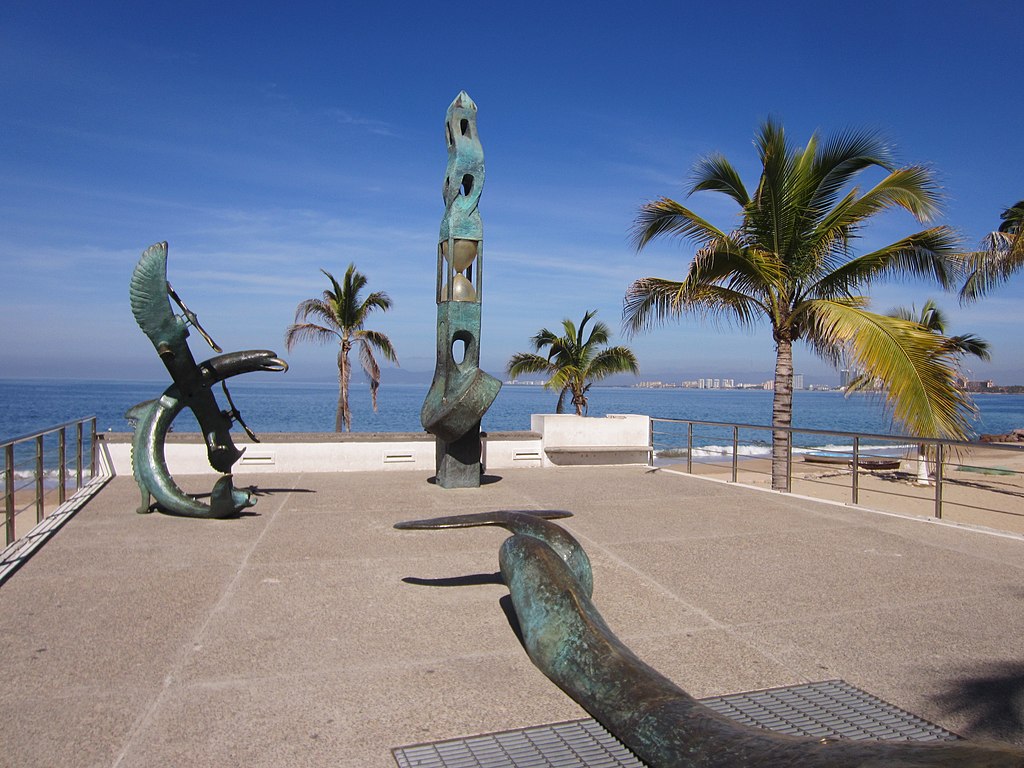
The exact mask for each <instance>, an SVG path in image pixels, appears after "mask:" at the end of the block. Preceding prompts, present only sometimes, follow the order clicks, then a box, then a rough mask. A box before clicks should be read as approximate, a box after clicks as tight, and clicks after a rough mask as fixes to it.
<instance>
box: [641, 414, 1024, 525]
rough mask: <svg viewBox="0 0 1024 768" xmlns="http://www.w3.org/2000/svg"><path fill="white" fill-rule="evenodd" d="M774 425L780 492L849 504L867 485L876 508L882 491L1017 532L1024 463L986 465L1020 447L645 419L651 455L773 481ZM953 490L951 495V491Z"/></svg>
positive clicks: (1023, 502)
mask: <svg viewBox="0 0 1024 768" xmlns="http://www.w3.org/2000/svg"><path fill="white" fill-rule="evenodd" d="M772 433H783V434H784V435H785V438H783V440H784V443H785V445H784V454H785V484H784V487H783V488H780V489H779V490H782V491H785V492H797V493H800V494H801V495H808V496H813V497H825V498H830V499H832V500H842V501H848V502H849V503H851V504H864V503H865V502H864V496H865V493H867V494H869V495H870V497H871V498H870V505H871V506H880V507H882V508H885V507H886V506H887V505H886V504H880V503H879V500H880V499H883V497H885V496H889V497H892V498H891V499H889V501H893V500H895V506H896V507H897V508H898V509H899V511H908V510H909V511H911V512H912V513H915V514H927V515H929V516H931V517H934V518H938V519H941V518H944V517H947V516H948V513H949V512H950V510H951V509H955V510H956V511H957V512H958V514H957V515H956V518H957V519H958V520H961V521H965V522H966V521H970V522H978V521H979V520H981V519H984V521H983V522H982V524H993V523H992V522H991V521H992V520H997V521H999V522H996V523H994V525H995V527H1000V528H1008V529H1009V530H1015V531H1018V532H1024V483H1021V482H1019V478H1021V477H1024V471H1022V470H1024V462H1022V461H1017V462H1015V463H1016V464H1017V466H1016V467H1015V468H1007V467H1002V466H993V462H995V463H997V464H998V463H1000V462H1005V461H1007V460H1009V459H1011V457H1021V456H1024V446H1022V445H1008V444H1000V443H980V442H966V441H954V440H939V439H934V438H919V437H913V436H910V435H899V434H895V435H893V434H889V435H883V434H870V433H857V432H839V431H832V430H823V429H799V428H796V427H772V426H766V425H763V424H735V423H731V422H717V421H697V420H687V419H668V418H658V417H651V445H652V446H653V447H654V451H653V452H652V456H651V462H652V465H659V466H671V467H676V468H681V467H682V466H684V465H685V471H686V472H687V473H688V474H700V475H709V476H717V477H719V478H720V479H727V480H728V481H729V482H734V483H736V482H740V481H741V476H742V478H743V481H744V482H746V483H747V484H754V485H770V478H771V473H772V470H771V465H772ZM794 459H797V460H798V461H795V460H794ZM968 459H969V460H970V462H971V463H967V460H968ZM741 470H742V472H741ZM868 477H870V478H872V481H871V486H870V488H866V487H865V485H864V480H865V478H868ZM880 481H884V482H880ZM950 489H953V490H955V491H957V493H956V496H957V498H955V499H950V498H948V494H947V493H946V492H947V491H949V490H950ZM883 500H884V499H883ZM922 502H925V503H926V504H927V509H926V508H925V507H924V506H922ZM888 506H889V508H892V505H891V504H890V505H888ZM992 513H994V514H995V515H996V517H993V514H992Z"/></svg>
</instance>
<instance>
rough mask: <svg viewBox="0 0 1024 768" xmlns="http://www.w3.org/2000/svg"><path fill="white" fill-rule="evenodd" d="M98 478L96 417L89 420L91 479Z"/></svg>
mask: <svg viewBox="0 0 1024 768" xmlns="http://www.w3.org/2000/svg"><path fill="white" fill-rule="evenodd" d="M94 477H96V417H95V416H93V417H92V418H91V419H89V479H90V480H92V479H93V478H94Z"/></svg>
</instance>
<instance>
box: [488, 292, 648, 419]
mask: <svg viewBox="0 0 1024 768" xmlns="http://www.w3.org/2000/svg"><path fill="white" fill-rule="evenodd" d="M596 314H597V311H596V310H595V311H593V312H587V313H586V314H585V315H583V322H582V323H580V327H579V330H578V331H577V330H576V326H575V324H574V323H573V322H572V320H570V319H568V318H566V319H565V320H563V321H562V330H563V331H564V332H565V335H564V336H556V335H555V334H554V333H553V332H552V331H549V330H548V329H547V328H541V329H540V331H539V332H538V333H537V335H535V336H534V337H533V338H532V339H531V340H530V341H531V343H532V344H533V348H534V350H535V351H536V352H540V351H542V350H543V349H545V348H547V349H548V353H547V356H546V357H543V356H541V355H539V354H534V353H530V352H519V353H517V354H515V355H513V356H512V359H511V360H509V362H508V368H507V370H508V375H509V376H512V377H516V376H520V375H522V374H524V373H545V374H547V375H548V376H550V379H549V380H548V381H547V383H545V385H544V386H545V387H547V388H548V389H553V390H558V407H557V409H556V412H557V413H562V412H563V411H564V405H565V396H566V394H571V395H572V404H573V405H574V406H576V415H577V416H583V415H584V413H585V412H586V410H587V391H588V390H589V389H590V383H591V382H594V381H599V380H601V379H604V378H607V377H608V376H611V375H612V374H613V373H634V374H635V373H639V372H640V368H639V366H638V365H637V362H636V356H635V355H634V354H633V351H632V350H631V349H629V348H628V347H622V346H619V347H609V346H607V344H608V339H609V338H610V336H611V332H610V330H609V328H608V326H607V325H605V324H604V323H602V322H600V321H598V322H595V323H594V325H593V326H592V327H591V329H590V333H589V334H587V333H586V327H587V323H589V322H590V321H591V319H593V317H594V315H596Z"/></svg>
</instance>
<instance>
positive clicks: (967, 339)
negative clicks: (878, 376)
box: [846, 299, 992, 485]
mask: <svg viewBox="0 0 1024 768" xmlns="http://www.w3.org/2000/svg"><path fill="white" fill-rule="evenodd" d="M888 315H889V317H896V318H899V319H901V320H907V321H910V322H914V323H917V325H918V326H919V327H920V328H922V329H923V330H925V331H927V332H928V333H931V334H935V335H936V336H937V337H938V339H939V344H940V346H941V347H942V348H943V349H944V350H945V351H946V352H947V353H948V354H949V355H950V357H951V358H952V359H953V361H954V362H955V364H956V365H957V368H958V369H959V367H960V362H961V361H962V359H963V358H964V357H965V356H967V355H972V356H974V357H977V358H978V359H980V360H990V359H991V357H992V356H991V354H990V352H989V343H988V342H987V341H985V340H984V339H982V338H981V337H979V336H976V335H974V334H973V333H963V334H960V335H958V336H947V335H946V327H947V325H948V321H947V318H946V314H945V313H944V312H943V311H942V310H941V309H939V307H938V305H937V304H936V303H935V302H934V301H933V300H932V299H928V300H927V301H925V303H924V306H922V307H921V312H920V313H918V312H917V310H916V308H915V307H914V306H913V305H911V307H910V308H909V309H908V308H906V307H896V308H894V309H892V310H890V311H889V313H888ZM961 373H962V371H961ZM869 383H870V380H869V379H868V378H867V377H866V376H858V377H857V378H856V379H854V380H853V381H851V382H850V384H849V386H848V387H847V390H846V391H847V393H850V392H856V391H858V390H862V389H864V388H865V387H866V386H867V385H868V384H869ZM967 397H968V399H969V396H967ZM971 412H972V413H975V412H976V411H975V409H974V407H973V404H972V405H971ZM928 453H929V451H928V450H927V448H926V447H925V446H924V445H919V446H918V450H917V454H918V455H917V482H918V483H919V484H921V485H926V484H927V483H928Z"/></svg>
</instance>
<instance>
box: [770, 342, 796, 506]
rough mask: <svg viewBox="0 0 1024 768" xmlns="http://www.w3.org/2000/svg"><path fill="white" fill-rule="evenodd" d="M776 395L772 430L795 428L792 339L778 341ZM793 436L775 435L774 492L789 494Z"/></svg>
mask: <svg viewBox="0 0 1024 768" xmlns="http://www.w3.org/2000/svg"><path fill="white" fill-rule="evenodd" d="M776 350H777V351H776V354H775V393H774V395H773V396H772V426H773V427H789V426H792V424H793V342H792V340H791V339H789V338H777V339H776ZM789 441H790V434H789V433H788V432H783V431H775V432H772V488H773V489H774V490H776V491H789V490H790V488H789V474H788V473H787V472H786V460H787V458H788V454H789V451H788V449H789Z"/></svg>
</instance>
